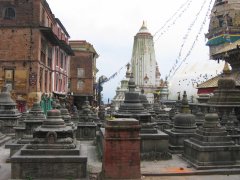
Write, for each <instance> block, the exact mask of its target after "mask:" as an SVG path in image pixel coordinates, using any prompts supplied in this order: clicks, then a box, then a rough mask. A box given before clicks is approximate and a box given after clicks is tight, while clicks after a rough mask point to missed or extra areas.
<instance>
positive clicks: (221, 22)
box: [217, 16, 225, 27]
mask: <svg viewBox="0 0 240 180" xmlns="http://www.w3.org/2000/svg"><path fill="white" fill-rule="evenodd" d="M217 18H218V22H219V27H224V26H225V21H224V18H223V16H218V17H217Z"/></svg>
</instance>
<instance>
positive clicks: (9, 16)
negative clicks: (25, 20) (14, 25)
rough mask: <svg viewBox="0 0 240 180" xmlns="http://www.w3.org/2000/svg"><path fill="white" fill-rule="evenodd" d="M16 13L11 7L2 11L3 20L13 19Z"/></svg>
mask: <svg viewBox="0 0 240 180" xmlns="http://www.w3.org/2000/svg"><path fill="white" fill-rule="evenodd" d="M15 16H16V13H15V9H14V8H12V7H8V8H6V9H5V11H4V19H15Z"/></svg>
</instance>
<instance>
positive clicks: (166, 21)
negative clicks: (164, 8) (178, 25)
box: [153, 0, 192, 37]
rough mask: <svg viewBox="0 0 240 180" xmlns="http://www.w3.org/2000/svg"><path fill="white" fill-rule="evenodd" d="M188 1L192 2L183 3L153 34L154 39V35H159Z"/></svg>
mask: <svg viewBox="0 0 240 180" xmlns="http://www.w3.org/2000/svg"><path fill="white" fill-rule="evenodd" d="M189 1H192V0H187V1H186V2H185V3H183V4H182V5H181V6H180V7H179V8H178V9H177V11H176V12H175V13H174V14H173V15H172V16H171V17H170V18H169V19H168V20H167V21H166V22H165V23H164V25H163V26H162V27H161V28H160V29H158V30H157V31H156V32H155V33H154V35H153V37H155V35H156V34H157V33H159V32H160V31H161V30H162V29H163V28H164V27H165V26H166V25H167V24H168V23H169V22H170V21H171V20H172V19H173V18H174V17H175V16H176V15H177V14H178V13H179V12H180V11H181V9H182V8H183V7H184V6H186V4H187V3H189Z"/></svg>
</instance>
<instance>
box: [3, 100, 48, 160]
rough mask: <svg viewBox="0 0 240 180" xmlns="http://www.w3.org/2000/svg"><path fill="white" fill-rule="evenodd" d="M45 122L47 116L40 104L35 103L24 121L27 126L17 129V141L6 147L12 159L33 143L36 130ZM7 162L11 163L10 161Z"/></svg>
mask: <svg viewBox="0 0 240 180" xmlns="http://www.w3.org/2000/svg"><path fill="white" fill-rule="evenodd" d="M45 120H46V116H45V114H44V112H43V110H42V108H41V106H40V103H39V102H34V103H33V107H32V108H31V109H30V111H29V113H27V114H26V117H25V120H23V123H24V124H25V126H17V127H15V128H14V129H15V139H14V140H13V141H11V142H9V143H7V144H6V145H5V148H9V149H10V157H11V156H12V155H13V154H14V153H16V152H17V151H18V150H19V149H21V148H22V147H23V146H24V145H25V144H29V143H30V142H32V141H33V131H34V129H35V128H37V127H39V126H41V125H42V123H43V121H45ZM7 161H10V159H8V160H7Z"/></svg>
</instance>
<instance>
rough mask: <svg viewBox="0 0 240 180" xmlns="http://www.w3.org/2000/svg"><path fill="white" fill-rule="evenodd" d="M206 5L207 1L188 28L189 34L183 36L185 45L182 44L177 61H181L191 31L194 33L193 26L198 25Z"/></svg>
mask: <svg viewBox="0 0 240 180" xmlns="http://www.w3.org/2000/svg"><path fill="white" fill-rule="evenodd" d="M206 3H207V0H205V1H204V2H203V4H202V5H201V7H200V10H199V11H198V13H197V14H196V15H195V19H194V20H193V21H192V23H191V24H190V26H189V27H188V28H187V32H186V34H185V35H184V36H183V43H182V45H181V46H180V47H181V48H180V51H179V53H178V57H177V60H178V59H181V56H182V51H183V47H184V46H185V44H186V41H187V40H188V38H189V35H190V33H191V31H192V28H193V26H194V25H195V24H196V22H197V20H198V18H199V17H200V14H201V12H202V11H203V9H204V6H205V5H206Z"/></svg>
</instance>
